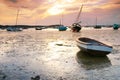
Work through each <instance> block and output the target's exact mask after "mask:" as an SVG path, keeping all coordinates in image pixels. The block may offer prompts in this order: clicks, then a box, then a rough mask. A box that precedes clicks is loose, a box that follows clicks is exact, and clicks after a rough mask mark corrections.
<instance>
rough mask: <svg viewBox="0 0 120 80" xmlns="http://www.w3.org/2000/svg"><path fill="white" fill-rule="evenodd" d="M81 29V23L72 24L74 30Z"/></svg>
mask: <svg viewBox="0 0 120 80" xmlns="http://www.w3.org/2000/svg"><path fill="white" fill-rule="evenodd" d="M80 30H81V25H80V24H79V23H74V24H72V31H73V32H79V31H80Z"/></svg>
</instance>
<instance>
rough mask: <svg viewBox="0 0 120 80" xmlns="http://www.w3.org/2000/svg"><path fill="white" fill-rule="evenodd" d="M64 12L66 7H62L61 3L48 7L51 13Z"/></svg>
mask: <svg viewBox="0 0 120 80" xmlns="http://www.w3.org/2000/svg"><path fill="white" fill-rule="evenodd" d="M63 12H64V9H62V8H61V6H60V5H55V6H53V7H51V8H50V9H48V13H49V14H50V15H58V14H61V13H63Z"/></svg>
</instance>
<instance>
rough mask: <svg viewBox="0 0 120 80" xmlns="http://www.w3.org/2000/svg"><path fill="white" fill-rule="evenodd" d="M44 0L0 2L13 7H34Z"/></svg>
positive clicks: (0, 0) (4, 0)
mask: <svg viewBox="0 0 120 80" xmlns="http://www.w3.org/2000/svg"><path fill="white" fill-rule="evenodd" d="M44 2H45V0H0V3H3V4H5V5H7V6H8V7H13V8H27V9H34V8H37V7H38V6H40V5H41V4H42V3H44Z"/></svg>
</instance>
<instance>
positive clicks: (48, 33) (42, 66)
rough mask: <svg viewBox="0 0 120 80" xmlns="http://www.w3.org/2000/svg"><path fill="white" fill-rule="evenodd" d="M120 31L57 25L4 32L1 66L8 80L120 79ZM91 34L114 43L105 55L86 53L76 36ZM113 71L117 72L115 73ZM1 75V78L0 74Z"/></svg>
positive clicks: (0, 57)
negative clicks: (64, 28) (63, 28)
mask: <svg viewBox="0 0 120 80" xmlns="http://www.w3.org/2000/svg"><path fill="white" fill-rule="evenodd" d="M119 34H120V31H119V30H118V31H114V30H112V29H111V28H109V29H107V28H106V29H88V28H87V29H83V30H81V31H80V32H79V33H73V32H71V31H69V30H68V31H64V32H60V31H58V30H56V29H45V30H40V31H39V30H38V31H36V30H34V29H28V30H23V31H22V32H13V33H12V32H10V33H9V32H6V31H2V32H1V34H0V69H1V71H2V72H3V73H4V74H5V75H6V76H7V77H6V80H30V77H33V76H36V75H40V77H41V79H44V80H98V79H100V78H101V79H102V80H109V79H110V80H111V79H112V80H118V79H119V78H120V76H119V74H120V73H119V72H118V70H120V68H119V66H120V63H119V61H120V46H119V45H120V42H119V40H120V36H119ZM78 37H90V38H94V39H97V40H101V41H106V42H109V43H111V44H112V45H113V51H112V53H111V54H109V55H108V56H107V57H104V58H91V57H88V56H85V55H82V53H81V52H79V51H80V49H79V48H78V47H77V46H76V41H75V40H76V38H78ZM112 72H113V73H112ZM0 79H1V78H0Z"/></svg>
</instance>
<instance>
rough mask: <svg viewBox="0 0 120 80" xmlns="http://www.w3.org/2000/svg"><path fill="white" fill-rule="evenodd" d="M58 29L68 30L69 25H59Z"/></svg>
mask: <svg viewBox="0 0 120 80" xmlns="http://www.w3.org/2000/svg"><path fill="white" fill-rule="evenodd" d="M58 29H59V31H66V30H67V27H66V26H63V25H61V26H59V27H58Z"/></svg>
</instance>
